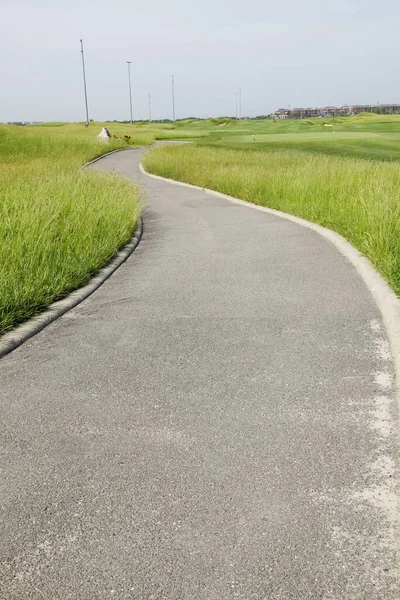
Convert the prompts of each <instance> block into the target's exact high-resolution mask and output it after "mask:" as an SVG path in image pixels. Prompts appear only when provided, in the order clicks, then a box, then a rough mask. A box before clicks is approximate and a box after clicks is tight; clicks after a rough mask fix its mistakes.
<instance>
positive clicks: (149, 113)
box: [149, 94, 151, 122]
mask: <svg viewBox="0 0 400 600" xmlns="http://www.w3.org/2000/svg"><path fill="white" fill-rule="evenodd" d="M150 121H151V95H150V94H149V122H150Z"/></svg>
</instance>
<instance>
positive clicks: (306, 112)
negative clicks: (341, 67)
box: [274, 104, 400, 119]
mask: <svg viewBox="0 0 400 600" xmlns="http://www.w3.org/2000/svg"><path fill="white" fill-rule="evenodd" d="M361 112H371V113H378V114H383V115H392V114H400V104H374V105H372V104H367V105H364V104H354V105H353V106H347V105H346V106H341V107H340V108H338V107H337V106H324V108H292V109H290V108H288V109H285V108H280V109H279V110H276V111H275V113H274V118H275V119H288V118H292V119H307V118H310V117H342V116H350V115H358V114H359V113H361Z"/></svg>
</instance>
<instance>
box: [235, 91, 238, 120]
mask: <svg viewBox="0 0 400 600" xmlns="http://www.w3.org/2000/svg"><path fill="white" fill-rule="evenodd" d="M235 95H236V112H235V119H236V121H237V120H238V93H237V92H235Z"/></svg>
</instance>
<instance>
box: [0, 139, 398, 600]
mask: <svg viewBox="0 0 400 600" xmlns="http://www.w3.org/2000/svg"><path fill="white" fill-rule="evenodd" d="M140 157H141V151H138V150H132V151H126V152H124V153H117V154H114V155H111V156H108V157H105V158H104V159H102V160H101V161H99V162H97V163H96V165H95V168H99V169H110V168H111V169H113V168H116V169H118V170H119V171H121V172H122V173H123V174H125V175H127V176H129V177H133V178H134V179H135V180H137V181H138V182H139V183H140V184H141V185H143V187H144V188H146V189H147V195H148V198H147V201H146V210H145V215H144V235H143V239H142V241H141V243H140V244H139V246H138V248H137V249H136V251H135V252H134V254H133V255H132V257H131V258H130V259H129V260H128V261H127V262H126V263H125V264H124V265H123V266H122V267H121V268H120V269H119V270H118V271H117V272H116V273H115V274H114V275H113V276H112V278H111V279H110V280H108V281H107V282H106V283H105V284H104V285H103V286H102V287H101V288H100V289H99V290H98V291H97V292H96V293H95V294H94V295H93V296H91V297H90V298H89V299H87V300H86V301H85V302H84V303H82V304H81V305H79V306H78V307H77V308H75V309H73V310H72V311H71V312H69V313H67V314H66V315H64V316H63V317H62V318H61V319H59V320H58V321H57V322H55V323H54V324H52V325H51V326H49V327H47V328H46V329H45V330H44V331H43V332H41V333H40V334H38V335H37V336H35V337H34V338H32V339H31V340H29V341H28V342H27V343H25V344H24V345H23V346H21V347H20V348H19V349H17V350H16V351H14V352H13V353H12V354H10V355H8V356H6V357H5V358H3V359H2V360H1V362H0V402H1V415H2V427H1V430H0V436H1V445H0V450H1V456H0V467H1V495H0V500H1V510H2V532H1V542H2V543H1V572H0V590H1V591H0V598H1V599H4V600H6V599H7V600H15V599H21V600H22V599H35V600H36V599H41V600H42V599H45V600H66V599H67V598H72V599H73V600H80V599H82V600H97V599H103V598H104V599H105V598H118V599H131V598H133V599H140V600H141V599H146V600H147V599H164V598H165V599H174V600H175V599H176V600H178V599H179V600H181V599H182V600H183V599H184V600H186V599H202V600H225V599H229V598H240V599H243V600H251V599H257V600H261V599H268V600H278V599H279V600H283V599H284V600H304V599H307V598H310V599H313V600H314V599H320V598H321V599H324V600H347V599H348V600H364V599H368V600H369V599H377V600H378V599H379V600H395V599H397V598H399V593H400V588H399V584H398V580H397V579H396V563H395V549H396V539H395V524H394V520H395V508H396V506H395V494H394V491H395V490H394V488H393V483H392V482H393V479H394V478H393V475H394V461H395V457H396V427H395V423H396V414H395V413H396V403H395V401H394V398H395V390H394V388H393V385H392V383H391V378H392V375H393V362H392V358H391V356H390V353H389V351H388V346H387V340H386V334H385V331H384V328H383V325H382V322H381V317H380V314H379V312H378V310H377V308H376V306H375V304H374V302H373V300H372V298H371V296H370V293H369V292H368V290H367V289H366V288H365V286H364V284H363V282H362V281H361V279H360V278H359V276H358V274H357V273H356V271H355V269H354V268H353V267H352V266H351V265H350V263H348V262H347V261H346V259H345V258H343V257H342V255H341V254H339V252H338V251H337V250H336V249H335V248H334V247H333V246H332V245H330V244H329V243H328V242H327V241H326V240H324V239H323V238H321V237H320V236H318V235H317V234H316V233H314V232H312V231H310V230H308V229H305V228H303V227H301V226H299V225H297V224H295V223H291V222H289V221H286V220H284V219H280V218H278V217H276V216H272V215H268V214H264V213H261V212H258V211H255V210H252V209H251V207H245V206H240V205H235V204H232V203H229V202H228V201H224V200H221V199H216V198H214V197H212V196H210V195H207V194H205V193H204V192H202V191H199V190H191V189H187V188H183V187H177V186H174V185H171V184H168V183H165V182H162V181H156V180H153V179H150V178H148V177H146V176H144V175H142V174H140V172H139V170H138V164H139V161H140Z"/></svg>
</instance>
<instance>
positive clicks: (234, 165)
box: [143, 146, 400, 294]
mask: <svg viewBox="0 0 400 600" xmlns="http://www.w3.org/2000/svg"><path fill="white" fill-rule="evenodd" d="M143 163H144V166H145V168H146V169H147V170H148V171H149V172H151V173H155V174H157V175H161V176H163V177H168V178H172V179H177V180H179V181H184V182H187V183H192V184H195V185H199V186H202V187H205V188H211V189H214V190H217V191H220V192H223V193H225V194H229V195H231V196H235V197H237V198H241V199H243V200H247V201H249V202H253V203H255V204H259V205H262V206H268V207H271V208H275V209H278V210H281V211H283V212H287V213H291V214H294V215H297V216H299V217H303V218H304V219H307V220H309V221H313V222H315V223H319V224H320V225H323V226H324V227H328V228H329V229H333V230H334V231H337V232H338V233H340V234H342V235H343V236H344V237H345V238H347V239H348V240H349V241H350V242H351V243H352V244H353V245H354V246H355V247H356V248H358V249H359V250H360V251H361V252H362V253H363V254H364V255H365V256H366V257H368V258H369V260H370V261H371V262H372V263H373V264H374V265H375V266H376V268H377V269H378V270H379V271H380V273H381V274H382V275H383V277H384V278H385V279H386V280H387V281H388V283H389V284H390V285H391V286H392V288H393V290H394V291H395V292H396V293H397V294H400V165H399V164H398V163H382V162H373V161H367V160H358V159H346V158H339V157H333V156H325V155H319V156H318V155H313V156H311V155H309V154H302V153H295V152H285V151H281V152H279V151H278V152H269V153H265V152H258V151H255V150H248V151H243V150H234V149H224V148H211V147H199V146H172V147H170V146H160V147H158V148H155V149H154V150H151V151H150V152H148V153H147V154H146V155H145V157H144V160H143Z"/></svg>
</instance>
